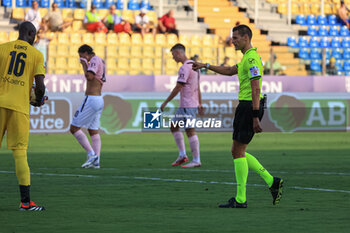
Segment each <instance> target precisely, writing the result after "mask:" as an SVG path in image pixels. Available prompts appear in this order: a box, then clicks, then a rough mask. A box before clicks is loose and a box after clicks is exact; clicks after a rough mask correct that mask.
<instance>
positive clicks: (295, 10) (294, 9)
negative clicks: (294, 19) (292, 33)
mask: <svg viewBox="0 0 350 233" xmlns="http://www.w3.org/2000/svg"><path fill="white" fill-rule="evenodd" d="M286 14H288V10H287V13H286ZM292 14H293V15H298V14H300V9H299V4H297V3H292Z"/></svg>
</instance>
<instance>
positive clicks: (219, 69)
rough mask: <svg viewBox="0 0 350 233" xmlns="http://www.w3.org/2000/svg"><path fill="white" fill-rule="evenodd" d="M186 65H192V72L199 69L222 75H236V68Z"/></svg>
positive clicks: (195, 63)
mask: <svg viewBox="0 0 350 233" xmlns="http://www.w3.org/2000/svg"><path fill="white" fill-rule="evenodd" d="M188 64H192V69H193V70H198V69H201V68H207V69H208V70H211V71H214V72H215V73H218V74H222V75H228V76H231V75H235V74H237V73H238V69H237V66H231V67H230V66H213V65H210V64H209V63H199V62H189V63H188Z"/></svg>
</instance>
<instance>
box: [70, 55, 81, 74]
mask: <svg viewBox="0 0 350 233" xmlns="http://www.w3.org/2000/svg"><path fill="white" fill-rule="evenodd" d="M68 69H69V70H75V73H77V71H78V70H79V69H81V65H80V61H79V57H70V58H68Z"/></svg>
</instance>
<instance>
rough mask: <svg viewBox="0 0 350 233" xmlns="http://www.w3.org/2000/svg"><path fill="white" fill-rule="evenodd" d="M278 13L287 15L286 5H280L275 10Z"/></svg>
mask: <svg viewBox="0 0 350 233" xmlns="http://www.w3.org/2000/svg"><path fill="white" fill-rule="evenodd" d="M277 11H278V13H280V14H284V15H285V14H288V6H287V4H286V3H280V4H279V5H278V8H277Z"/></svg>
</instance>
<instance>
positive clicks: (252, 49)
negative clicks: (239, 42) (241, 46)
mask: <svg viewBox="0 0 350 233" xmlns="http://www.w3.org/2000/svg"><path fill="white" fill-rule="evenodd" d="M251 51H256V48H250V49H248V50H247V51H245V54H244V55H246V54H248V53H249V52H251Z"/></svg>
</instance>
